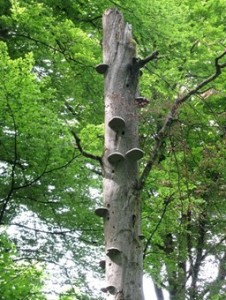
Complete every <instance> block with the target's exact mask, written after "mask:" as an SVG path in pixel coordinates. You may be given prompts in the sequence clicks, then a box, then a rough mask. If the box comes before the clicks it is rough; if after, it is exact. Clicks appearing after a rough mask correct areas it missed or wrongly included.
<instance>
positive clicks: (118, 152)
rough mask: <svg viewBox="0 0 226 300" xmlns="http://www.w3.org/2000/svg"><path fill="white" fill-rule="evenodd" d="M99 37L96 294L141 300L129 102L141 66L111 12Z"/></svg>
mask: <svg viewBox="0 0 226 300" xmlns="http://www.w3.org/2000/svg"><path fill="white" fill-rule="evenodd" d="M103 33H104V37H103V64H101V65H98V67H97V71H98V72H99V73H101V74H104V76H105V91H104V92H105V95H104V96H105V151H104V156H103V169H104V184H103V185H104V207H105V208H104V209H103V208H102V210H101V216H102V217H103V219H104V233H105V253H106V262H105V270H106V286H105V287H104V288H103V289H102V291H103V292H105V293H106V299H108V300H110V299H111V300H112V299H115V300H116V299H117V300H120V299H121V300H122V299H123V300H138V299H139V300H142V299H144V296H143V284H142V277H143V262H142V243H141V240H140V236H141V228H140V227H141V225H140V224H141V217H140V213H141V212H140V202H139V194H138V190H137V175H138V174H137V161H138V159H140V158H141V157H142V156H143V152H142V151H141V150H140V149H139V145H138V118H137V105H136V101H135V94H136V90H137V84H138V76H139V68H140V67H141V66H140V65H139V63H138V60H137V59H136V57H135V56H136V49H135V48H136V45H135V43H134V41H133V39H132V32H131V26H130V25H129V24H126V23H125V22H124V19H123V16H122V14H121V13H120V12H118V11H117V10H116V9H109V10H107V11H106V12H105V13H104V16H103ZM142 66H143V64H142ZM99 212H100V211H98V213H99ZM102 212H103V214H102Z"/></svg>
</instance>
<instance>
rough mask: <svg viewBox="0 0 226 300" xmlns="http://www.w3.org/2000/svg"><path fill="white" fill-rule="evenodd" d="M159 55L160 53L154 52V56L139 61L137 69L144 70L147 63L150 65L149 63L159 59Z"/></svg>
mask: <svg viewBox="0 0 226 300" xmlns="http://www.w3.org/2000/svg"><path fill="white" fill-rule="evenodd" d="M158 55H159V52H158V51H157V50H156V51H154V52H152V54H150V55H149V56H147V57H146V58H144V59H139V60H138V61H137V63H136V67H137V68H138V69H141V68H143V67H144V66H145V65H146V64H147V63H149V61H151V60H154V59H156V58H157V57H158Z"/></svg>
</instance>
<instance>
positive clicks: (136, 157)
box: [126, 148, 144, 160]
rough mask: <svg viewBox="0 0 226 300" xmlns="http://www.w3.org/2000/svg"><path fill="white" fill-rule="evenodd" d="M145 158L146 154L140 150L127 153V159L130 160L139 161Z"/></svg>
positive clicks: (133, 149) (135, 149)
mask: <svg viewBox="0 0 226 300" xmlns="http://www.w3.org/2000/svg"><path fill="white" fill-rule="evenodd" d="M143 156H144V152H143V151H142V150H141V149H139V148H132V149H130V150H129V151H127V152H126V157H127V158H128V159H130V160H139V159H141V158H142V157H143Z"/></svg>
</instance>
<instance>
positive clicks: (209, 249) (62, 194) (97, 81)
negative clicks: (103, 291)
mask: <svg viewBox="0 0 226 300" xmlns="http://www.w3.org/2000/svg"><path fill="white" fill-rule="evenodd" d="M112 6H116V7H118V8H119V9H120V10H121V11H122V12H123V13H124V15H125V19H126V20H127V21H128V22H129V23H130V24H132V26H133V31H134V36H135V41H136V43H137V48H138V56H139V57H141V58H144V57H146V56H147V55H148V54H150V53H151V52H152V51H154V50H158V51H159V57H158V59H157V60H154V61H152V62H151V63H150V64H148V65H147V66H146V67H145V69H144V70H143V75H142V77H141V82H140V92H141V95H143V96H145V98H147V99H148V100H149V101H150V104H149V105H147V106H145V107H143V108H141V109H140V112H139V123H140V144H141V148H142V149H143V150H144V152H145V157H144V158H143V160H142V161H141V163H140V170H141V187H142V205H143V232H144V235H145V239H144V257H145V259H144V263H145V266H144V268H145V272H147V273H148V274H150V275H151V276H152V278H153V279H154V281H155V284H156V291H157V292H158V295H160V296H159V299H161V298H160V297H161V292H162V290H161V289H162V288H163V287H164V288H167V289H168V290H169V292H170V294H171V298H172V299H177V298H176V297H181V298H179V299H185V297H187V298H189V299H205V298H206V299H223V298H224V294H225V286H224V284H222V282H224V280H225V255H224V252H225V234H224V227H225V221H224V220H225V216H224V206H225V73H224V72H223V67H225V56H224V54H225V26H224V24H225V15H224V13H223V12H224V10H225V3H224V1H218V2H216V1H214V0H209V1H200V2H198V3H197V1H183V3H181V2H180V1H177V0H167V1H156V2H155V1H154V2H153V1H136V0H135V1H133V2H132V3H131V1H123V2H122V1H98V3H96V1H88V2H87V1H82V0H81V1H60V0H58V1H49V0H48V1H44V0H43V1H36V2H35V3H34V2H33V1H30V0H29V1H16V0H15V1H11V2H10V1H8V0H3V1H1V3H0V9H1V10H0V11H1V14H2V15H1V17H0V37H1V45H0V47H1V48H0V49H1V57H0V60H1V61H0V64H1V68H0V72H1V79H0V86H1V88H0V95H1V97H0V105H1V116H0V122H1V129H0V130H1V136H0V137H1V143H0V148H1V152H0V160H1V174H0V184H1V189H0V190H1V192H0V193H1V199H0V201H1V207H0V221H1V227H3V226H5V227H8V226H10V230H11V231H8V232H9V233H10V232H11V234H10V236H11V238H12V239H14V240H15V241H16V242H17V248H18V250H19V256H20V257H21V258H23V259H25V260H27V261H30V262H31V261H32V260H33V259H35V261H45V262H46V263H48V264H49V263H54V265H57V264H58V265H59V266H60V269H61V274H64V276H62V278H66V280H67V281H68V283H70V284H72V285H73V284H75V285H76V286H78V285H80V287H81V291H85V292H86V295H87V296H88V297H89V295H90V294H89V293H90V291H89V290H87V285H86V284H82V283H81V280H79V278H84V277H82V274H81V269H82V268H83V270H88V269H89V270H90V269H92V270H93V272H96V271H98V272H100V269H99V267H98V264H97V263H96V258H97V256H99V255H100V254H99V253H100V251H101V245H102V239H103V235H102V225H101V223H100V220H99V219H98V218H97V217H96V216H95V215H94V213H93V211H94V209H95V208H96V207H98V206H100V205H101V202H102V200H101V182H102V176H101V169H100V166H99V157H100V156H101V155H102V149H103V148H102V147H103V125H102V124H103V111H104V106H103V80H102V78H101V77H100V76H98V75H97V74H96V72H95V68H94V66H95V65H96V64H98V63H99V62H100V61H101V52H102V50H101V46H100V44H101V42H100V41H101V39H102V32H101V16H102V13H103V11H104V10H105V9H106V8H109V7H112ZM211 76H212V77H211ZM208 78H209V79H210V80H209V82H207V81H206V80H207V79H208ZM203 82H204V83H205V84H204V85H201V86H200V84H201V83H203ZM197 87H199V88H198V89H197ZM191 91H192V93H191ZM188 96H189V97H188ZM172 109H174V110H173V111H172ZM169 112H171V114H172V113H173V118H172V119H171V118H170V116H171V115H170V114H169ZM162 129H163V130H162ZM159 133H160V135H159ZM162 133H163V134H162ZM159 136H160V140H158V139H156V138H157V137H159ZM159 141H161V142H159ZM144 183H145V184H144ZM13 224H14V225H13ZM94 224H95V225H94ZM12 226H13V227H12ZM12 228H17V230H16V232H17V233H15V230H14V231H13V232H12ZM99 250H100V251H99ZM97 253H98V254H97ZM69 254H70V255H69ZM87 254H88V255H89V257H90V259H89V260H88V259H87ZM65 255H66V256H67V257H68V260H69V259H72V260H73V262H74V264H75V265H76V267H75V265H74V264H73V265H70V264H69V263H68V264H65V260H64V259H65ZM62 262H63V263H64V266H66V268H63V267H62ZM70 266H71V267H70ZM78 266H79V267H78ZM210 266H211V268H212V267H213V266H214V268H212V269H213V270H215V274H208V272H206V270H207V269H208V268H210ZM72 269H73V271H72ZM75 270H76V271H75ZM85 274H86V275H87V273H86V272H85ZM204 274H205V275H204ZM83 275H84V273H83ZM85 277H88V276H85ZM82 286H84V288H82ZM185 287H186V288H185ZM90 297H91V296H90ZM98 297H101V296H98ZM214 297H215V298H214Z"/></svg>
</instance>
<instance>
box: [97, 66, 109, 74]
mask: <svg viewBox="0 0 226 300" xmlns="http://www.w3.org/2000/svg"><path fill="white" fill-rule="evenodd" d="M95 69H96V71H97V73H99V74H105V73H106V71H107V69H108V65H107V64H99V65H97V66H96V67H95Z"/></svg>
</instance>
